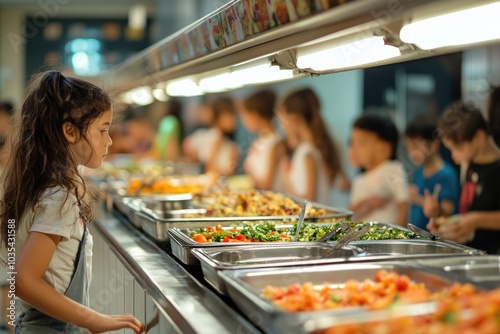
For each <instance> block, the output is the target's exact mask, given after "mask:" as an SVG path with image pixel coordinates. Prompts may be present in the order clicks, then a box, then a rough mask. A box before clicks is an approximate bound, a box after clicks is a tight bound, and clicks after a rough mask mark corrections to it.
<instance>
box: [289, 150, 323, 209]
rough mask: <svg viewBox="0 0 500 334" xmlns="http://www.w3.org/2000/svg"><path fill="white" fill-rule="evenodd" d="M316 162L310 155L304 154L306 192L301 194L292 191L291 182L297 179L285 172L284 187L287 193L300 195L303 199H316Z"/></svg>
mask: <svg viewBox="0 0 500 334" xmlns="http://www.w3.org/2000/svg"><path fill="white" fill-rule="evenodd" d="M315 170H316V162H315V161H314V158H313V156H312V155H310V154H309V155H307V156H306V170H305V175H304V178H305V182H306V185H307V186H306V192H305V193H303V194H298V193H297V192H295V191H294V187H293V185H292V183H293V182H297V180H291V179H290V175H289V174H285V189H286V191H287V193H289V194H291V195H295V196H298V197H302V198H303V199H307V200H310V201H314V200H315V199H316V173H315V172H314V171H315Z"/></svg>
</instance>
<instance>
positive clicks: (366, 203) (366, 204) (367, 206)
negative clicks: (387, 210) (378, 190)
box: [350, 196, 388, 221]
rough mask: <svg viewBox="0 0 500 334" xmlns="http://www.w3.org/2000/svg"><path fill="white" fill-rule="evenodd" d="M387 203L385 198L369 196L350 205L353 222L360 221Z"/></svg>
mask: <svg viewBox="0 0 500 334" xmlns="http://www.w3.org/2000/svg"><path fill="white" fill-rule="evenodd" d="M387 202H388V200H387V199H385V198H381V197H377V196H371V197H367V198H365V199H362V200H360V201H358V202H356V203H354V204H352V205H351V207H350V209H351V210H352V211H353V212H354V217H353V220H354V221H357V220H362V219H363V218H364V217H366V216H368V215H369V214H370V213H372V212H373V211H375V210H376V209H380V208H383V207H384V206H385V205H386V204H387Z"/></svg>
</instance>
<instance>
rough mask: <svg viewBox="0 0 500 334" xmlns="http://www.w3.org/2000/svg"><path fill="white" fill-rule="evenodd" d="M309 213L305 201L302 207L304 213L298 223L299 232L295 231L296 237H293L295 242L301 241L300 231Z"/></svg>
mask: <svg viewBox="0 0 500 334" xmlns="http://www.w3.org/2000/svg"><path fill="white" fill-rule="evenodd" d="M306 211H307V201H304V204H303V205H302V211H300V216H299V221H298V222H297V230H296V231H295V236H294V237H293V241H294V242H297V241H299V234H300V229H301V228H302V224H303V223H304V218H305V217H306Z"/></svg>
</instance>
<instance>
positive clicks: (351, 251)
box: [192, 242, 366, 294]
mask: <svg viewBox="0 0 500 334" xmlns="http://www.w3.org/2000/svg"><path fill="white" fill-rule="evenodd" d="M332 247H333V245H332V244H330V243H320V242H301V243H298V242H287V243H283V242H277V243H266V245H262V243H258V245H253V246H252V245H248V247H231V246H228V247H223V248H217V249H213V248H212V249H204V248H197V249H193V250H192V254H193V255H194V256H195V257H196V258H197V259H198V260H199V261H200V263H201V269H202V271H203V276H204V277H205V280H206V281H207V282H208V283H209V284H210V285H211V286H212V287H213V288H214V289H215V290H216V291H217V292H219V293H220V294H226V293H227V291H226V287H225V285H224V281H223V280H222V279H221V278H220V276H219V274H218V273H219V271H221V270H225V269H229V270H240V269H250V268H269V267H271V268H275V267H284V266H301V265H315V264H320V263H326V264H332V263H343V262H346V261H348V259H349V258H351V257H356V256H363V255H366V253H364V252H363V250H362V249H360V248H358V247H356V246H349V245H348V246H345V247H343V248H341V249H339V250H336V251H333V252H332ZM325 256H327V257H325Z"/></svg>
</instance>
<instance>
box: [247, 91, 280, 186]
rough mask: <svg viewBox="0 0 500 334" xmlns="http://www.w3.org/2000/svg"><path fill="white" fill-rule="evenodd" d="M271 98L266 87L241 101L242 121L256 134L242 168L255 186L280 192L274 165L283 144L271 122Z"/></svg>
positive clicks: (272, 109)
mask: <svg viewBox="0 0 500 334" xmlns="http://www.w3.org/2000/svg"><path fill="white" fill-rule="evenodd" d="M275 101H276V95H275V94H274V93H273V92H272V91H270V90H261V91H258V92H256V93H254V94H252V95H250V96H248V97H247V98H246V99H244V100H243V103H242V108H241V113H240V115H241V117H242V120H243V124H244V125H245V127H246V128H247V129H248V131H250V132H252V133H257V135H258V137H257V139H255V141H254V142H253V143H252V145H251V146H250V150H249V151H248V155H247V158H246V159H245V162H244V165H243V168H244V170H245V173H247V174H248V175H249V176H250V177H251V178H252V180H253V182H254V185H255V186H256V187H257V188H259V189H272V190H274V191H282V189H281V185H280V183H281V182H280V178H279V173H278V172H277V170H278V168H277V167H278V163H279V161H280V159H281V158H282V156H283V154H284V153H285V146H284V143H283V142H282V139H281V137H280V135H279V134H278V133H277V132H276V130H275V128H274V125H273V119H274V104H275Z"/></svg>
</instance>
